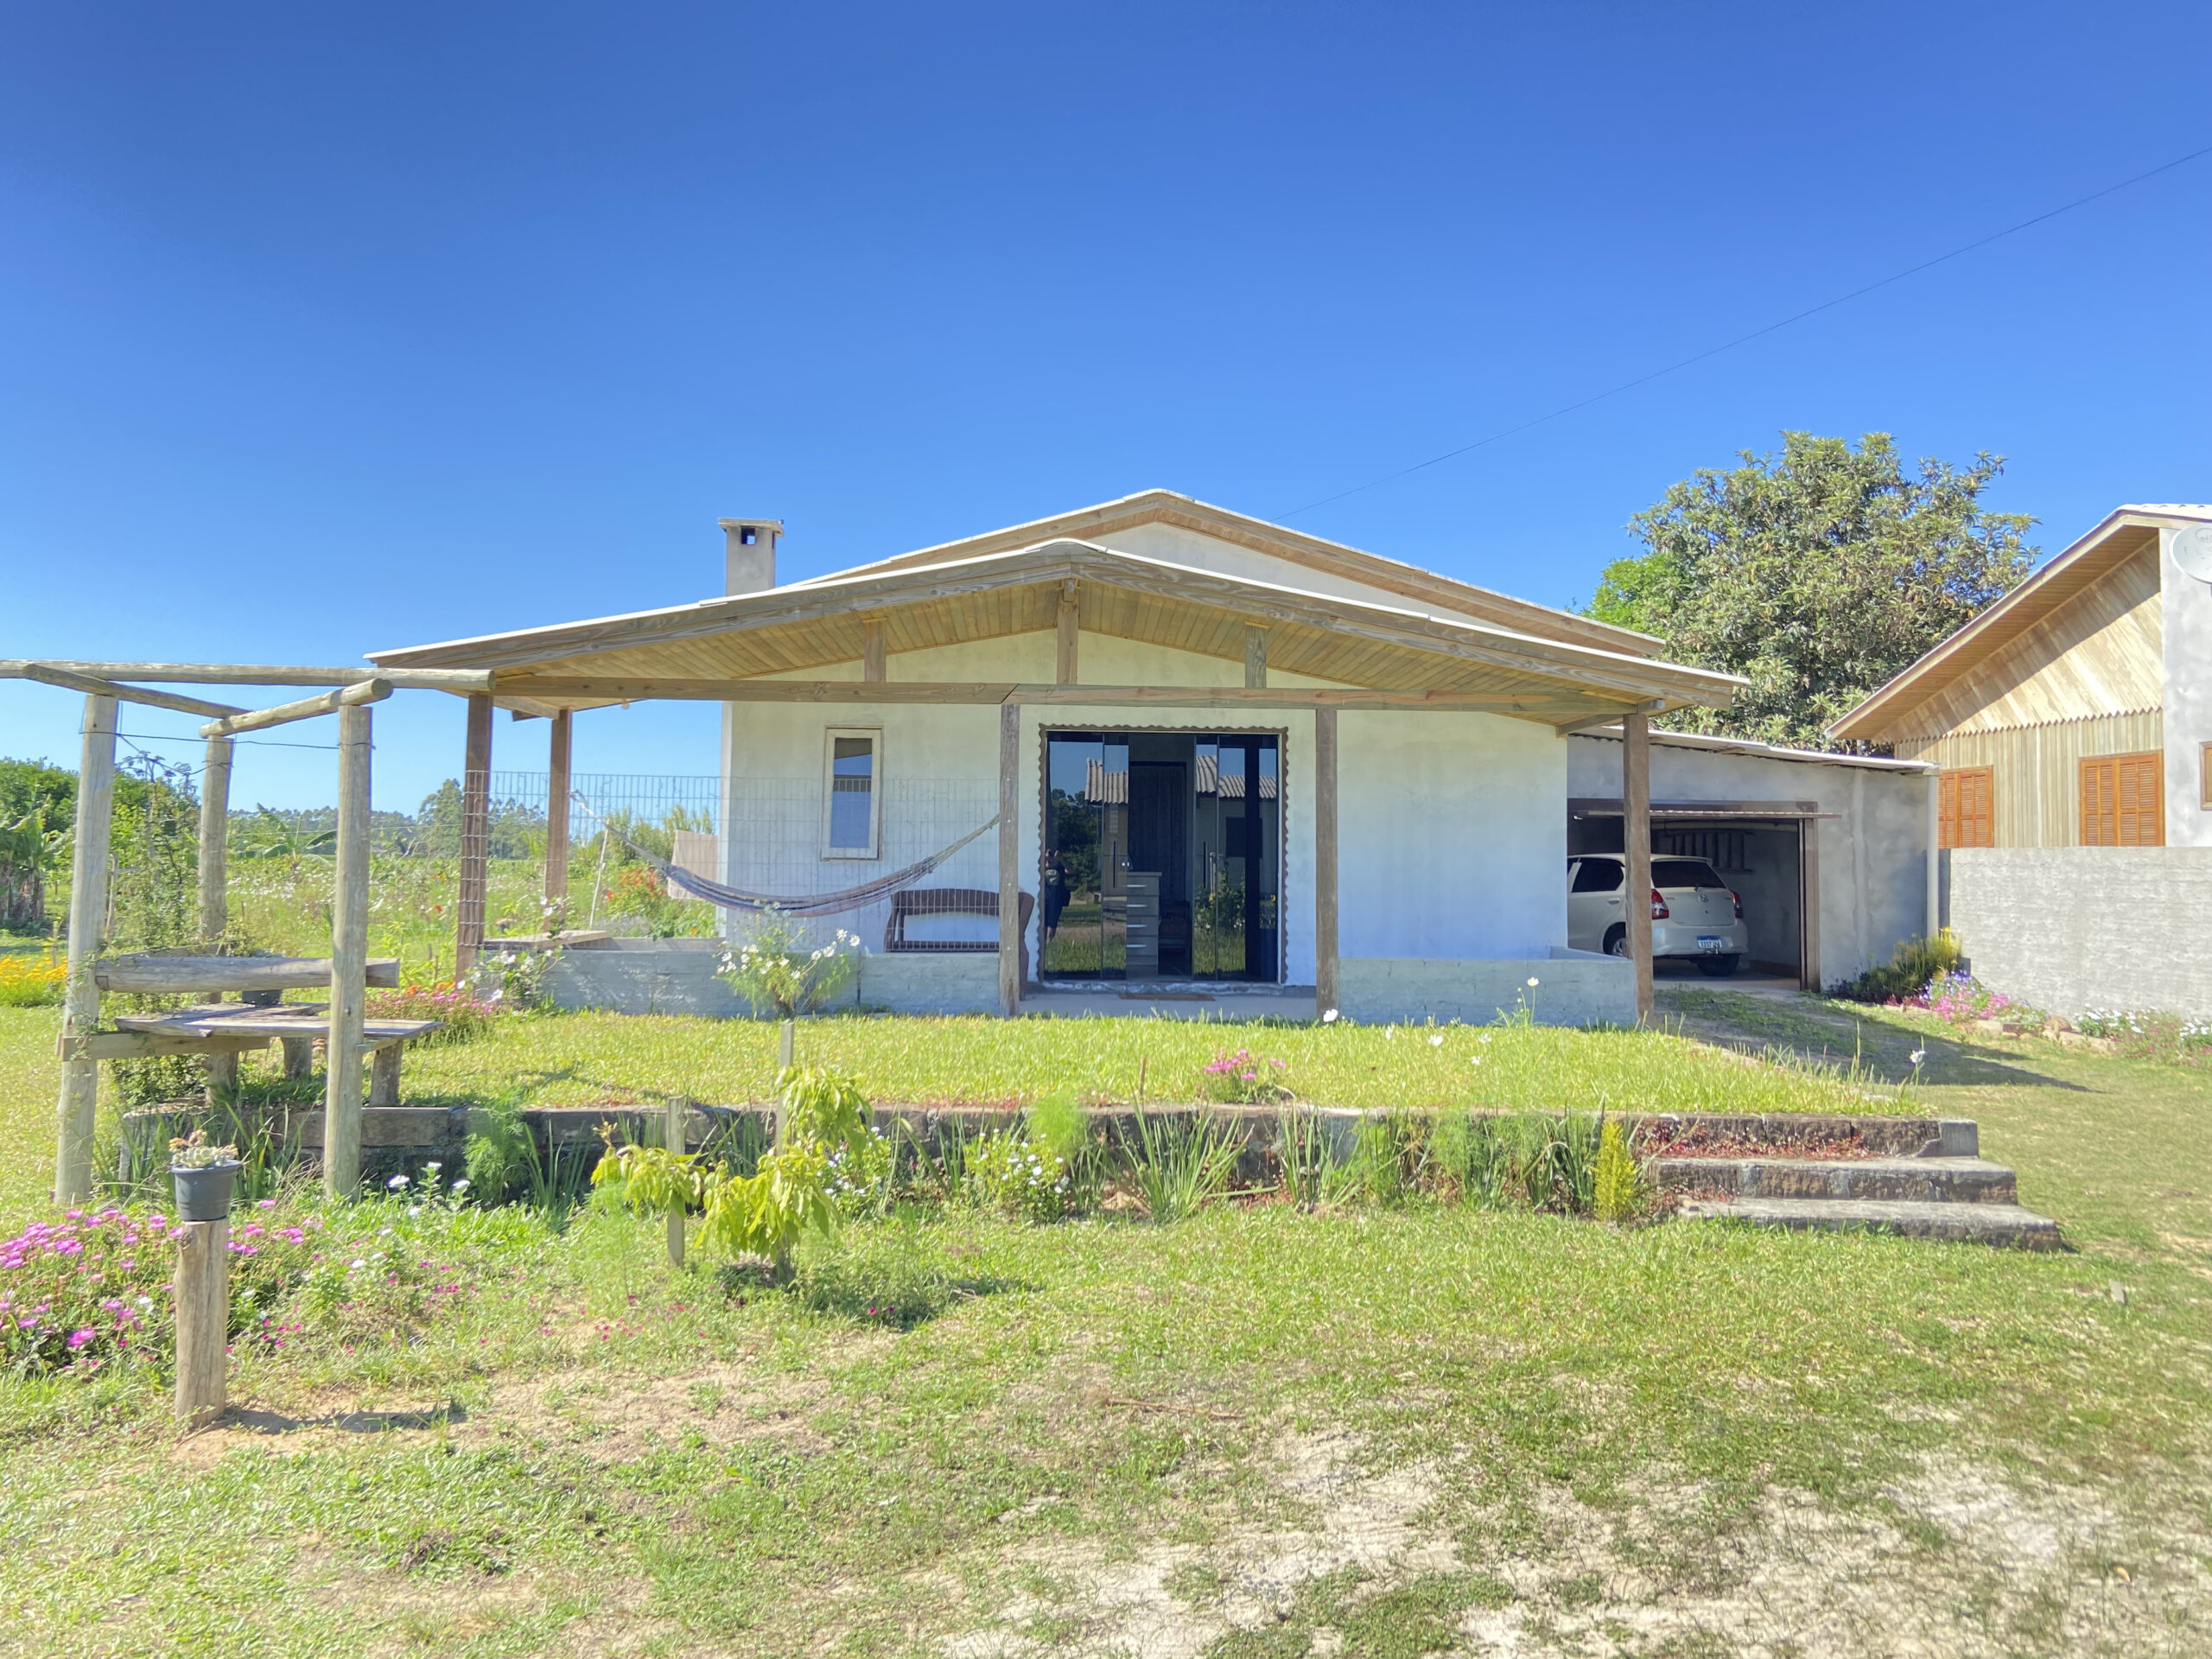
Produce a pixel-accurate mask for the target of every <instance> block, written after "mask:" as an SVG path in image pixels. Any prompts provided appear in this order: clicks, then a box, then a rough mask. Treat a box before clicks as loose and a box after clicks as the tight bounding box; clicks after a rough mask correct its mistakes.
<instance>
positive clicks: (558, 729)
mask: <svg viewBox="0 0 2212 1659" xmlns="http://www.w3.org/2000/svg"><path fill="white" fill-rule="evenodd" d="M574 717H575V710H573V709H555V710H554V711H553V741H552V747H551V751H550V754H549V755H548V757H547V760H546V765H545V902H546V903H547V904H548V905H557V904H561V903H563V901H565V900H566V899H567V898H568V896H569V791H571V789H573V788H574V785H573V783H572V782H571V779H570V773H569V755H570V753H571V731H570V722H571V721H572V720H573V719H574Z"/></svg>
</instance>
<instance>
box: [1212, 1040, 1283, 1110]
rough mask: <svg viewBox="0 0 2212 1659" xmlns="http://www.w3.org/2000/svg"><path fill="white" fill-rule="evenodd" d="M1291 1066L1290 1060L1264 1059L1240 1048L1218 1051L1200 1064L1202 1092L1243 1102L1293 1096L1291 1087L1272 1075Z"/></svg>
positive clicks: (1230, 1102) (1221, 1099) (1225, 1101)
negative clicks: (1223, 1051)
mask: <svg viewBox="0 0 2212 1659" xmlns="http://www.w3.org/2000/svg"><path fill="white" fill-rule="evenodd" d="M1289 1069H1290V1064H1289V1062H1288V1061H1287V1060H1263V1059H1261V1058H1258V1057H1257V1056H1256V1055H1255V1054H1254V1053H1253V1052H1252V1051H1251V1050H1250V1049H1249V1048H1240V1049H1238V1050H1237V1051H1236V1052H1235V1053H1234V1054H1217V1055H1215V1056H1214V1057H1213V1058H1212V1059H1211V1060H1209V1061H1208V1062H1207V1063H1206V1064H1205V1065H1202V1066H1200V1067H1199V1068H1198V1092H1199V1094H1200V1095H1202V1096H1205V1098H1206V1099H1208V1100H1217V1101H1221V1102H1224V1103H1228V1104H1231V1105H1240V1106H1249V1105H1253V1104H1256V1103H1261V1102H1265V1101H1284V1100H1289V1099H1291V1098H1292V1097H1293V1096H1292V1094H1291V1091H1290V1090H1289V1089H1288V1088H1287V1086H1286V1085H1285V1084H1284V1083H1283V1081H1282V1080H1281V1078H1280V1077H1275V1076H1273V1075H1271V1074H1272V1073H1274V1072H1281V1071H1288V1070H1289Z"/></svg>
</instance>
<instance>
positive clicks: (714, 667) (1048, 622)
mask: <svg viewBox="0 0 2212 1659" xmlns="http://www.w3.org/2000/svg"><path fill="white" fill-rule="evenodd" d="M1069 582H1074V583H1075V584H1076V587H1075V593H1076V596H1077V607H1078V615H1079V622H1080V626H1081V627H1082V628H1083V629H1084V631H1085V632H1090V633H1094V634H1099V633H1103V634H1111V635H1116V636H1119V637H1121V638H1123V639H1131V640H1135V641H1139V642H1141V643H1145V644H1149V645H1161V646H1166V647H1170V648H1173V649H1175V650H1179V651H1186V652H1192V653H1194V654H1197V655H1199V656H1203V657H1211V658H1220V659H1224V660H1228V661H1235V662H1240V663H1241V662H1242V661H1243V657H1244V645H1245V634H1246V631H1247V629H1248V628H1251V627H1255V626H1256V627H1262V628H1265V629H1266V630H1267V631H1268V666H1269V668H1270V669H1271V670H1274V671H1281V672H1283V673H1288V674H1297V675H1303V676H1309V677H1313V678H1316V679H1322V680H1327V681H1332V682H1335V683H1339V684H1342V685H1346V686H1353V687H1371V688H1378V689H1389V690H1401V689H1420V690H1427V691H1436V692H1448V693H1457V694H1477V693H1489V694H1497V696H1500V697H1501V698H1503V699H1508V700H1510V701H1512V702H1515V703H1516V705H1517V706H1515V707H1510V708H1501V710H1500V712H1504V713H1511V714H1518V715H1523V716H1524V717H1526V718H1529V719H1532V720H1542V721H1564V720H1568V719H1573V718H1577V717H1580V716H1581V715H1585V714H1592V713H1599V712H1602V711H1604V710H1606V709H1619V708H1624V707H1626V706H1628V705H1630V704H1632V703H1635V702H1641V701H1644V700H1647V699H1650V698H1655V697H1657V698H1664V699H1666V700H1667V701H1668V702H1669V703H1670V704H1678V703H1685V702H1725V701H1726V697H1727V696H1728V695H1729V693H1730V691H1731V690H1732V682H1731V681H1730V680H1729V679H1728V678H1727V677H1725V676H1719V675H1713V674H1709V673H1707V672H1704V671H1699V670H1694V669H1687V668H1682V667H1680V666H1679V665H1676V664H1664V663H1655V662H1652V661H1649V659H1646V658H1640V657H1630V656H1624V655H1617V654H1614V653H1610V652H1598V651H1593V650H1591V649H1589V648H1587V647H1576V646H1570V645H1560V643H1558V642H1556V641H1551V640H1541V639H1530V638H1529V637H1528V636H1526V635H1522V634H1517V633H1514V632H1510V631H1505V630H1499V629H1491V628H1484V627H1480V626H1469V625H1466V624H1464V623H1457V622H1449V621H1444V620H1438V619H1435V618H1431V617H1427V616H1423V615H1421V614H1419V613H1414V612H1411V611H1398V610H1394V609H1389V608H1387V607H1376V606H1367V605H1361V604H1358V603H1357V602H1353V601H1344V600H1339V599H1332V598H1324V597H1321V596H1318V595H1313V594H1297V593H1294V592H1292V591H1290V590H1288V589H1283V588H1272V587H1269V586H1268V585H1266V584H1263V583H1253V582H1244V581H1241V580H1239V579H1236V578H1233V577H1227V576H1222V575H1216V574H1213V573H1211V572H1205V571H1195V570H1190V569H1184V568H1181V567H1176V566H1169V565H1165V564H1162V563H1159V562H1157V561H1153V560H1147V559H1141V558H1138V557H1135V556H1131V555H1127V554H1122V553H1117V552H1113V551H1111V550H1104V549H1097V548H1092V547H1090V546H1088V545H1087V544H1084V543H1052V544H1051V545H1050V546H1048V547H1046V548H1040V549H1033V550H1024V551H1023V552H1021V553H1019V554H1016V555H1012V556H992V557H987V558H982V559H976V560H969V561H964V562H962V563H958V564H955V565H950V566H943V567H933V568H931V569H923V570H919V571H899V572H892V573H886V574H884V575H880V576H877V577H874V578H869V579H866V580H861V581H852V582H842V583H838V584H835V585H809V586H803V587H795V588H779V589H774V590H772V591H770V592H768V593H766V594H749V595H745V596H742V597H741V598H739V599H733V600H726V601H708V602H707V603H705V604H702V605H699V606H693V607H683V609H681V610H677V611H667V612H652V613H645V614H643V615H639V616H635V617H616V618H607V619H604V620H601V621H597V622H591V623H582V624H574V625H569V626H563V627H558V628H551V629H543V630H537V631H534V632H530V633H524V634H512V635H499V636H493V637H491V638H488V639H480V640H464V641H457V642H454V644H451V645H437V646H425V647H421V648H418V649H416V650H413V651H408V652H380V653H378V656H377V658H376V660H378V662H387V661H389V662H395V663H431V662H435V663H439V664H447V663H450V664H467V665H468V666H472V667H484V668H492V669H493V670H495V671H496V673H495V681H496V688H495V692H494V696H495V697H496V699H497V700H498V701H499V702H501V703H503V704H505V705H506V706H508V707H511V708H514V709H519V710H521V711H524V712H528V713H539V712H543V711H544V710H545V709H549V708H554V707H566V708H588V707H595V706H601V705H604V704H607V703H612V702H632V701H641V700H645V699H647V698H651V697H653V696H702V695H707V693H706V692H705V691H704V690H702V689H701V683H709V685H711V684H713V683H730V682H735V681H743V680H749V679H756V678H758V677H761V676H767V675H781V676H790V675H803V674H804V671H806V670H808V669H823V668H829V667H832V666H840V665H844V664H853V663H856V662H858V661H860V660H861V657H862V654H863V649H864V639H865V631H866V627H867V625H868V622H869V621H870V620H874V621H875V622H877V623H879V624H880V626H881V628H882V630H883V638H884V647H885V650H886V652H887V653H888V654H891V655H893V656H895V655H897V654H899V653H902V652H914V651H922V650H927V649H930V648H932V647H940V646H946V645H963V644H969V643H972V642H975V641H978V640H984V639H1003V638H1007V637H1009V636H1013V635H1018V634H1026V633H1041V632H1049V631H1051V630H1052V629H1054V628H1055V627H1056V626H1058V614H1059V606H1060V603H1061V600H1062V595H1063V594H1064V593H1065V591H1066V586H1067V584H1068V583H1069ZM677 683H685V684H687V685H688V686H689V688H690V689H688V690H680V691H679V690H672V689H669V688H671V687H672V686H674V685H675V684H677ZM657 688H658V689H657Z"/></svg>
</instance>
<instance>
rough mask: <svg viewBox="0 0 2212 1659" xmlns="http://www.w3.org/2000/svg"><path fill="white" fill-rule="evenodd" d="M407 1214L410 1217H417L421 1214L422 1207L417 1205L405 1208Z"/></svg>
mask: <svg viewBox="0 0 2212 1659" xmlns="http://www.w3.org/2000/svg"><path fill="white" fill-rule="evenodd" d="M407 1213H408V1215H409V1216H410V1217H415V1216H419V1215H421V1214H422V1213H423V1206H422V1205H419V1204H410V1205H408V1206H407Z"/></svg>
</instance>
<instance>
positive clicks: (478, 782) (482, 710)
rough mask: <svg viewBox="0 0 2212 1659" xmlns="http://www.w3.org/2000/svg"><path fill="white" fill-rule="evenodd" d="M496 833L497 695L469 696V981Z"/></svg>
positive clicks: (461, 968) (460, 932) (465, 778)
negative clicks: (494, 743)
mask: <svg viewBox="0 0 2212 1659" xmlns="http://www.w3.org/2000/svg"><path fill="white" fill-rule="evenodd" d="M491 834H492V699H491V697H490V696H488V695H486V694H485V693H482V692H479V693H476V694H475V695H474V696H471V697H470V698H469V699H468V741H467V746H466V747H465V748H464V750H463V753H462V755H461V882H460V888H461V891H460V892H459V893H457V894H456V895H455V897H454V951H453V972H454V978H455V979H457V980H459V981H461V982H462V983H463V984H466V983H467V980H468V976H470V975H471V974H473V973H474V972H475V971H476V957H477V953H478V952H479V951H480V950H483V948H484V886H485V879H486V864H485V860H486V856H487V855H489V853H490V850H491V849H490V848H489V846H488V845H487V842H489V841H490V839H491Z"/></svg>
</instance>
